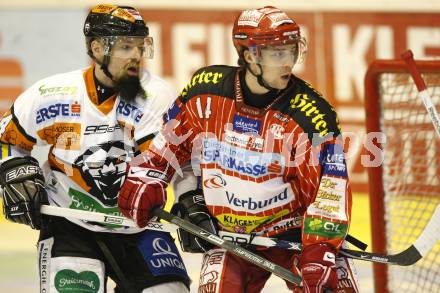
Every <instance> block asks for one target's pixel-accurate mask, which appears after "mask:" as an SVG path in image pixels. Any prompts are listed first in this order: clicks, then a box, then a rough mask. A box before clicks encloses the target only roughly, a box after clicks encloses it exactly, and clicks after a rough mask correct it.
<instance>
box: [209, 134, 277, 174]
mask: <svg viewBox="0 0 440 293" xmlns="http://www.w3.org/2000/svg"><path fill="white" fill-rule="evenodd" d="M283 162H284V158H282V157H281V155H280V154H276V153H260V152H255V151H251V150H245V149H242V148H239V147H235V146H232V145H230V144H228V143H226V142H219V141H218V140H217V139H215V138H209V139H203V163H204V164H209V163H215V164H218V165H219V166H220V167H221V168H223V169H225V170H230V171H235V172H238V173H239V174H241V175H248V176H251V177H254V178H260V177H263V176H264V175H268V174H270V173H282V171H283V169H284V163H283Z"/></svg>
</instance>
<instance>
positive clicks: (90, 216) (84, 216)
mask: <svg viewBox="0 0 440 293" xmlns="http://www.w3.org/2000/svg"><path fill="white" fill-rule="evenodd" d="M41 213H42V214H45V215H50V216H57V217H66V218H75V219H78V220H82V221H90V222H96V223H100V224H110V225H119V226H125V227H137V225H136V223H134V222H133V221H132V220H130V219H127V218H126V217H123V216H115V215H108V214H104V213H98V212H91V211H84V210H76V209H69V208H62V207H57V206H49V205H43V206H41ZM145 229H148V230H155V231H162V232H169V233H173V232H176V231H177V229H178V228H177V226H176V225H173V224H168V223H160V222H148V223H147V226H146V227H145ZM219 236H220V237H221V238H222V239H224V240H228V241H230V242H232V243H235V244H254V245H260V246H267V247H279V248H284V249H289V250H298V251H300V250H301V243H296V242H289V241H284V240H278V239H275V238H268V237H261V236H255V235H249V234H238V233H231V232H227V231H219Z"/></svg>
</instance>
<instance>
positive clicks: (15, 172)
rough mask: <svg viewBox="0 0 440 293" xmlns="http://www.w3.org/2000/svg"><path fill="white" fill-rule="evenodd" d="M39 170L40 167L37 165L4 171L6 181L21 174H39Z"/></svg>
mask: <svg viewBox="0 0 440 293" xmlns="http://www.w3.org/2000/svg"><path fill="white" fill-rule="evenodd" d="M40 170H41V169H40V168H39V167H37V166H26V167H19V168H17V169H14V170H12V171H10V172H8V173H6V182H9V181H12V180H14V179H17V178H19V177H21V176H23V175H30V174H39V173H40Z"/></svg>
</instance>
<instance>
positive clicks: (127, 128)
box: [0, 67, 177, 233]
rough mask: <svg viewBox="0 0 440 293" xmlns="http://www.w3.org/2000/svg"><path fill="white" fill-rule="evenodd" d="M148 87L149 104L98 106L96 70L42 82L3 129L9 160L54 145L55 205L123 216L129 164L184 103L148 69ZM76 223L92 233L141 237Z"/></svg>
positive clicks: (49, 174)
mask: <svg viewBox="0 0 440 293" xmlns="http://www.w3.org/2000/svg"><path fill="white" fill-rule="evenodd" d="M141 84H142V87H143V88H144V90H145V92H146V94H147V98H146V99H145V98H142V97H140V96H138V97H137V98H136V101H135V102H133V103H127V102H125V101H123V100H121V99H120V97H117V96H112V97H110V98H109V99H107V100H106V101H105V102H103V103H101V104H98V102H97V93H96V86H95V83H94V79H93V67H90V68H88V69H86V70H77V71H72V72H69V73H64V74H58V75H54V76H51V77H49V78H46V79H43V80H41V81H39V82H37V83H36V84H34V85H33V86H32V87H30V88H29V89H28V90H27V91H25V92H24V93H23V94H21V95H20V96H19V97H18V98H17V99H16V101H15V102H14V104H13V106H12V107H11V109H10V111H8V112H7V113H6V114H5V115H4V117H3V118H2V120H1V122H0V135H1V136H0V139H1V143H2V159H4V158H5V157H6V156H9V157H10V156H24V155H29V152H30V151H31V150H32V148H33V147H34V146H35V145H50V146H51V147H50V151H49V155H48V160H47V162H46V163H45V164H44V167H43V169H44V171H45V176H46V180H47V182H48V186H47V191H48V196H49V201H50V204H51V205H56V206H61V207H66V208H71V209H80V210H87V211H96V212H102V213H107V214H112V215H121V214H120V212H119V209H118V207H117V198H118V194H119V190H120V188H121V186H122V183H123V182H124V179H125V171H126V167H127V163H128V162H129V161H130V160H131V158H132V157H133V156H135V155H137V154H138V153H140V152H141V151H143V150H145V149H146V147H147V145H148V143H149V141H150V140H151V139H152V138H153V137H154V135H155V134H156V133H157V132H158V131H160V128H161V126H162V114H163V113H164V112H165V111H166V109H167V108H168V107H169V106H170V104H171V103H172V102H173V101H174V99H175V98H176V97H177V93H176V92H175V90H174V89H172V88H171V87H170V86H169V85H168V84H167V83H166V82H165V81H163V80H162V79H160V78H159V77H157V76H155V75H153V74H151V73H150V72H149V71H148V70H144V71H143V72H142V73H141ZM146 121H148V123H146ZM69 220H70V221H72V222H74V223H76V224H78V225H80V226H82V227H85V228H87V229H89V230H92V231H106V232H118V233H134V232H138V231H139V229H137V228H123V227H118V226H114V225H107V226H102V225H98V224H93V223H88V222H84V221H80V220H76V219H69Z"/></svg>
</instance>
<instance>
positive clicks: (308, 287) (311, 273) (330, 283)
mask: <svg viewBox="0 0 440 293" xmlns="http://www.w3.org/2000/svg"><path fill="white" fill-rule="evenodd" d="M299 267H300V268H301V274H302V278H303V287H304V292H307V293H321V292H324V289H332V290H333V291H334V292H336V287H337V285H338V275H337V273H336V266H335V251H334V249H332V248H331V247H330V246H328V245H326V244H314V245H311V246H307V247H306V248H304V250H303V251H302V254H301V258H300V263H299Z"/></svg>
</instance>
